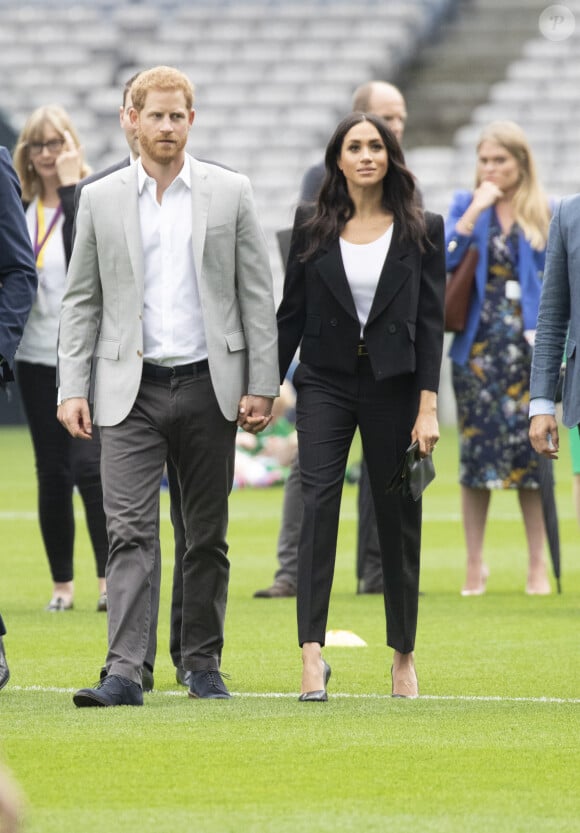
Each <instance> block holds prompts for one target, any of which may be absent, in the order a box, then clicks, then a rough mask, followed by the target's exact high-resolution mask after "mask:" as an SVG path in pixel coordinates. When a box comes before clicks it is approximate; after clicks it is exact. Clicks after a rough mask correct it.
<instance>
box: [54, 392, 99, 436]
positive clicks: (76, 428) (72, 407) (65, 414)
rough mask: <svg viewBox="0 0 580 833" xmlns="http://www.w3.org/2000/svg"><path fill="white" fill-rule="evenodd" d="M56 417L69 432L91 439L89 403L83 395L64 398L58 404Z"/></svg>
mask: <svg viewBox="0 0 580 833" xmlns="http://www.w3.org/2000/svg"><path fill="white" fill-rule="evenodd" d="M56 417H57V419H58V421H59V422H61V423H62V424H63V425H64V427H65V428H66V430H67V431H68V432H69V434H70V435H71V436H73V437H78V438H79V439H81V440H92V438H93V423H92V422H91V413H90V411H89V403H88V402H87V400H86V399H85V398H84V397H80V396H78V397H72V398H71V399H65V400H64V402H61V404H60V405H59V406H58V409H57V411H56Z"/></svg>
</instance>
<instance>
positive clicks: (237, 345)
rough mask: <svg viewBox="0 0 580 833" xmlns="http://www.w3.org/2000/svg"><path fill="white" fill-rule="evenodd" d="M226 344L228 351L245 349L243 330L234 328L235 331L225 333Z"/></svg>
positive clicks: (234, 351) (233, 351)
mask: <svg viewBox="0 0 580 833" xmlns="http://www.w3.org/2000/svg"><path fill="white" fill-rule="evenodd" d="M226 344H227V345H228V353H236V352H237V351H238V350H245V349H246V336H245V334H244V331H243V330H236V332H235V333H226Z"/></svg>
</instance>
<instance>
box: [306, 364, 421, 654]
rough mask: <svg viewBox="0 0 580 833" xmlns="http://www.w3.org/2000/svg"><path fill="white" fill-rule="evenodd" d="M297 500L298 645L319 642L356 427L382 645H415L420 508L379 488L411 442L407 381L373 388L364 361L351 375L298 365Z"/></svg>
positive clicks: (413, 397)
mask: <svg viewBox="0 0 580 833" xmlns="http://www.w3.org/2000/svg"><path fill="white" fill-rule="evenodd" d="M294 385H295V387H296V389H297V403H296V427H297V430H298V454H299V460H300V476H301V482H302V495H303V502H304V517H303V522H302V529H301V533H300V544H299V549H298V587H297V613H298V640H299V644H300V645H302V644H303V643H304V642H319V643H320V644H321V645H324V642H325V634H326V625H327V619H328V608H329V600H330V591H331V587H332V579H333V575H334V564H335V558H336V542H337V535H338V524H339V514H340V502H341V496H342V489H343V483H344V474H345V469H346V463H347V458H348V453H349V449H350V446H351V443H352V439H353V436H354V433H355V430H356V428H357V427H358V428H359V431H360V434H361V439H362V444H363V452H364V455H365V459H366V461H367V467H368V472H369V480H370V485H371V492H372V496H373V503H374V507H375V513H376V518H377V527H378V535H379V543H380V548H381V558H382V565H383V576H384V597H385V612H386V621H387V644H388V645H389V646H390V647H392V648H394V649H395V650H397V651H400V652H401V653H408V652H410V651H412V650H413V648H414V645H415V634H416V630H417V611H418V598H419V563H420V549H421V501H420V500H419V501H418V502H417V503H415V502H414V501H413V500H412V499H410V498H406V497H403V496H401V495H387V494H386V493H385V488H386V485H387V483H388V482H389V480H390V479H391V477H392V476H393V474H394V472H395V470H396V468H397V466H398V465H399V464H400V462H401V460H402V457H403V454H404V453H405V450H406V448H407V447H408V445H409V443H410V437H411V430H412V428H413V425H414V422H415V418H416V415H417V408H418V401H419V394H418V391H417V388H416V382H415V377H414V376H413V375H411V374H409V375H404V376H397V377H394V378H392V379H387V380H385V381H381V382H377V381H375V378H374V376H373V373H372V369H371V365H370V361H369V359H368V357H361V358H360V359H359V362H358V369H357V372H356V373H355V374H347V373H341V372H338V371H330V370H325V369H320V368H316V367H314V366H312V365H307V364H303V363H301V364H300V365H299V366H298V369H297V371H296V374H295V376H294Z"/></svg>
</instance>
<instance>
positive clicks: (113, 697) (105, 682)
mask: <svg viewBox="0 0 580 833" xmlns="http://www.w3.org/2000/svg"><path fill="white" fill-rule="evenodd" d="M73 703H74V704H75V706H78V707H79V709H82V708H87V707H91V706H142V705H143V690H142V688H141V686H140V685H137V683H134V682H133V681H132V680H128V679H127V678H126V677H121V676H119V674H108V675H107V676H106V677H104V679H102V680H101V682H100V683H99V684H98V685H97V686H95V688H81V689H80V691H77V693H76V694H75V695H73Z"/></svg>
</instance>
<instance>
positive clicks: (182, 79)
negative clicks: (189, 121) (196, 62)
mask: <svg viewBox="0 0 580 833" xmlns="http://www.w3.org/2000/svg"><path fill="white" fill-rule="evenodd" d="M149 90H181V91H182V92H183V95H184V96H185V106H186V107H187V109H188V110H191V108H192V107H193V101H194V88H193V84H192V83H191V81H190V80H189V78H188V77H187V75H185V74H184V73H183V72H181V71H180V70H179V69H175V67H166V66H160V67H153V68H152V69H146V70H144V71H143V72H140V73H139V75H138V76H137V78H136V79H135V80H134V81H133V84H132V85H131V101H132V102H133V107H134V108H135V109H136V110H137V112H138V113H140V112H141V110H142V109H143V107H145V99H146V98H147V93H148V92H149Z"/></svg>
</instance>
